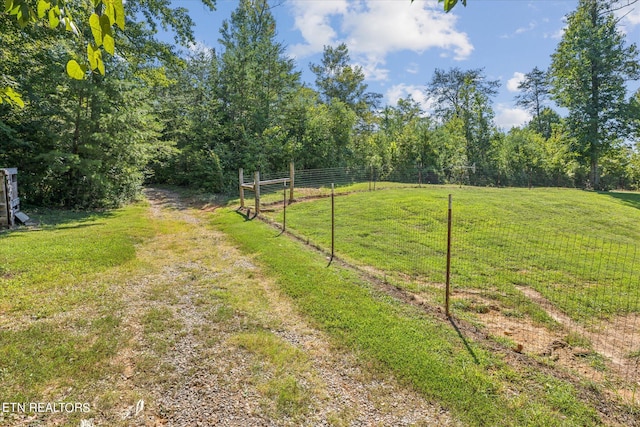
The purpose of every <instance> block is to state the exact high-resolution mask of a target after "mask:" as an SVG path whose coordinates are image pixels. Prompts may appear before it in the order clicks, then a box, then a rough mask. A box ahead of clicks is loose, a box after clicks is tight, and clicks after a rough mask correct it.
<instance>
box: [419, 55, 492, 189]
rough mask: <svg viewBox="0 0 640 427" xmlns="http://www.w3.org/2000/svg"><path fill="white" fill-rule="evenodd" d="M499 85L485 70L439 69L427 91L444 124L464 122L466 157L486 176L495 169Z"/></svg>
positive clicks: (437, 115)
mask: <svg viewBox="0 0 640 427" xmlns="http://www.w3.org/2000/svg"><path fill="white" fill-rule="evenodd" d="M499 85H500V83H499V81H498V80H489V79H488V78H487V77H486V76H485V74H484V70H483V69H481V68H478V69H472V70H465V71H463V70H461V69H459V68H457V67H455V68H451V69H449V70H448V71H445V70H442V69H439V68H437V69H436V70H435V72H434V74H433V77H432V78H431V81H430V82H429V83H428V84H427V89H426V94H427V96H429V97H430V98H431V99H432V100H433V101H435V105H436V107H435V109H434V113H435V115H436V117H438V118H439V120H440V121H441V122H443V123H444V122H447V121H450V120H454V119H456V120H460V121H461V123H462V126H463V129H464V135H465V139H466V150H467V156H466V158H467V160H468V161H469V162H470V163H471V164H473V163H475V164H476V165H477V167H478V168H479V169H480V170H483V171H484V174H485V175H486V174H487V173H489V171H490V170H491V169H492V165H491V164H490V157H489V153H490V149H491V137H492V135H493V134H494V133H495V125H494V124H493V118H494V115H495V114H494V111H493V107H492V105H491V103H492V101H491V98H492V97H493V96H494V95H496V93H497V89H498V87H499ZM472 181H473V180H472ZM478 183H479V182H478Z"/></svg>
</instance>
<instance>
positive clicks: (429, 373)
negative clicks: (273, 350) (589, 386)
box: [212, 209, 601, 426]
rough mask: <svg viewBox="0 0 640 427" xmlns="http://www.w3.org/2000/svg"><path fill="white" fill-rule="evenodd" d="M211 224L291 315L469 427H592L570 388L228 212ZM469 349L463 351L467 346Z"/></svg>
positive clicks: (590, 412)
mask: <svg viewBox="0 0 640 427" xmlns="http://www.w3.org/2000/svg"><path fill="white" fill-rule="evenodd" d="M212 224H213V225H214V226H215V227H216V228H218V229H220V230H221V231H223V232H225V233H227V234H228V235H229V236H230V237H231V238H232V239H233V240H234V241H235V242H237V243H238V244H239V246H240V247H241V249H242V250H243V251H245V252H247V253H250V254H252V255H253V256H255V257H256V260H257V261H258V262H260V263H261V264H263V267H264V268H265V271H266V272H268V273H269V274H272V275H273V276H274V277H275V278H276V279H277V283H278V284H279V286H281V288H282V290H283V291H284V292H285V293H286V294H288V295H289V296H290V297H292V298H293V300H294V301H295V303H296V305H297V306H298V308H299V309H300V311H301V312H302V313H303V314H305V315H306V316H308V317H309V318H310V319H312V321H313V322H315V324H316V325H317V327H319V328H320V329H323V330H325V331H327V332H328V333H329V334H330V335H331V336H332V337H334V339H336V340H337V342H338V343H339V344H340V345H344V346H346V347H348V348H351V349H353V350H354V351H356V353H358V354H361V355H362V356H363V357H364V358H366V359H367V360H368V361H370V362H372V366H374V367H375V369H380V370H383V371H384V370H390V371H391V372H393V373H394V374H395V375H397V376H398V377H399V378H400V379H402V380H404V381H408V382H410V383H411V384H412V385H413V386H414V387H415V388H416V389H417V390H419V391H420V392H421V393H423V394H424V395H425V396H426V397H427V398H429V399H433V400H435V401H437V402H439V403H440V404H442V405H443V406H444V407H445V408H447V409H449V410H450V411H451V412H452V413H453V414H454V415H455V416H456V417H457V418H459V419H460V420H462V421H463V422H465V424H468V425H536V426H545V425H598V424H600V423H601V421H600V419H599V418H598V415H597V413H596V411H595V410H594V409H593V408H592V407H591V405H589V404H588V403H587V402H584V401H582V400H580V399H579V398H578V397H577V396H578V391H577V390H576V389H575V387H573V386H572V385H571V384H569V383H566V382H564V381H561V380H558V379H556V378H553V377H549V376H547V375H544V374H540V373H537V372H533V371H530V370H528V369H527V368H523V369H519V370H515V369H513V368H511V367H510V366H508V365H507V364H506V363H505V362H504V361H503V360H502V359H501V358H500V356H498V355H494V354H491V353H490V352H489V351H487V350H486V349H484V348H483V347H482V346H481V345H478V344H476V343H473V342H469V341H467V342H463V340H462V339H461V337H460V336H459V335H458V334H457V332H456V331H455V330H454V329H453V328H452V327H451V326H450V325H448V324H446V323H444V322H442V321H441V320H438V319H435V318H433V317H430V316H429V315H427V314H425V313H423V312H420V311H419V310H418V309H416V308H413V307H409V306H406V305H404V304H401V303H399V302H397V301H395V300H393V299H392V298H390V297H388V296H386V295H385V294H382V293H380V292H378V291H375V290H374V289H373V288H372V287H370V286H369V285H368V284H367V283H366V282H365V281H364V280H362V279H361V278H360V277H358V275H357V274H356V273H354V272H352V271H350V270H347V269H344V268H341V267H338V266H330V267H328V266H327V260H326V259H325V258H324V257H323V256H322V255H320V254H318V253H317V252H314V251H312V250H310V249H308V248H306V247H305V246H304V245H303V244H302V243H300V242H296V241H293V240H291V239H289V238H287V237H286V236H280V237H277V234H278V233H277V231H275V230H274V229H273V228H270V227H269V226H267V225H266V224H264V223H261V222H260V221H246V220H245V218H244V217H243V216H242V215H240V214H238V213H237V212H235V211H233V210H231V209H220V210H218V211H217V212H216V213H215V214H214V216H213V218H212ZM467 346H468V347H467Z"/></svg>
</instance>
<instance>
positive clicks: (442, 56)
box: [172, 0, 640, 129]
mask: <svg viewBox="0 0 640 427" xmlns="http://www.w3.org/2000/svg"><path fill="white" fill-rule="evenodd" d="M172 3H173V4H174V5H175V6H181V7H186V8H187V9H189V11H190V15H191V16H192V18H193V19H194V21H195V23H196V28H195V35H196V39H197V46H196V47H195V48H197V47H198V46H207V47H213V48H216V49H218V50H219V44H218V38H219V29H220V25H221V23H222V21H223V20H225V19H229V17H230V16H231V12H232V11H233V10H234V9H235V8H236V7H237V1H235V0H233V1H232V0H218V3H217V10H216V11H215V12H210V11H208V10H206V9H205V8H204V7H203V6H202V4H201V3H200V2H199V1H198V0H173V2H172ZM467 3H468V5H467V7H466V8H465V7H462V6H461V5H459V6H457V7H456V8H455V9H454V11H452V12H450V13H448V14H445V13H444V12H443V11H442V6H441V5H440V4H438V3H437V2H436V1H435V0H433V1H424V0H423V1H420V0H416V1H414V2H413V3H411V2H410V0H357V1H356V0H324V1H321V0H271V1H270V4H271V5H272V13H273V15H274V17H275V19H276V23H277V31H278V40H279V41H280V42H282V43H283V44H284V45H285V46H286V48H287V53H288V54H289V55H290V56H292V57H293V58H294V59H295V60H296V63H297V67H298V69H299V70H300V71H301V72H302V78H303V80H304V81H306V82H308V83H309V84H310V85H313V81H314V78H315V76H314V75H313V74H312V73H311V72H310V71H309V63H310V62H313V63H319V62H320V59H321V56H322V50H323V46H324V45H332V46H336V45H337V44H339V43H341V42H345V43H346V44H347V46H348V47H349V51H350V54H351V59H352V62H353V63H354V64H356V65H360V66H361V67H362V68H363V70H364V72H365V75H366V83H367V84H368V85H369V90H370V91H373V92H378V93H381V94H383V95H384V102H385V103H387V104H391V105H394V104H395V102H396V101H397V99H398V98H399V97H405V96H407V95H408V94H411V95H412V96H413V98H414V99H416V100H418V101H420V102H421V103H422V104H423V105H424V108H425V109H426V110H428V109H429V100H428V99H426V98H425V96H424V87H425V84H426V83H427V82H428V81H429V80H430V79H431V76H432V75H433V71H434V70H435V69H436V68H442V69H445V70H446V69H449V68H451V67H460V68H461V69H471V68H484V69H485V74H486V75H487V77H489V78H490V79H494V80H499V81H500V82H501V87H500V91H499V94H498V95H497V96H496V98H495V99H494V110H495V112H496V123H497V124H498V125H499V126H500V127H502V128H504V129H509V128H510V127H511V126H516V125H521V124H523V123H524V122H526V121H528V120H529V118H530V117H529V115H528V114H527V113H526V112H525V111H523V110H521V109H519V108H517V107H516V106H515V103H514V96H515V95H516V94H517V89H516V88H517V83H518V81H519V79H520V78H521V77H522V75H523V74H524V73H527V72H529V71H531V70H532V69H533V67H535V66H537V67H538V68H540V69H546V68H547V67H548V66H549V63H550V60H551V54H552V53H553V52H554V50H555V48H556V46H557V44H558V42H559V40H560V37H561V35H562V31H563V28H564V26H565V25H566V23H565V16H566V15H567V14H568V13H570V12H571V11H573V10H574V9H575V8H576V6H577V4H578V1H577V0H530V1H526V0H468V2H467ZM632 8H635V9H632ZM632 8H629V9H627V10H626V11H625V13H628V14H627V15H626V16H625V17H624V18H623V19H622V21H621V30H622V31H623V32H625V34H626V36H627V42H628V43H631V42H635V43H638V42H640V3H638V4H636V5H634V6H632ZM639 86H640V84H639V83H638V82H632V83H630V85H629V89H630V90H635V89H637V88H638V87H639Z"/></svg>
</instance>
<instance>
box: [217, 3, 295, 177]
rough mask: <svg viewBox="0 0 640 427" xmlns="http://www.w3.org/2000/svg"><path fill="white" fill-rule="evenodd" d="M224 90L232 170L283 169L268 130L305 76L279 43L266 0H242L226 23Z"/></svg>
mask: <svg viewBox="0 0 640 427" xmlns="http://www.w3.org/2000/svg"><path fill="white" fill-rule="evenodd" d="M220 34H221V38H220V43H221V44H222V46H223V47H224V52H223V53H222V55H221V64H220V66H221V69H220V91H219V96H220V99H221V100H222V103H223V107H224V111H225V115H226V117H225V123H224V125H225V126H226V127H227V128H228V140H227V145H228V146H227V149H226V150H225V152H226V153H228V155H229V156H230V157H229V158H225V159H223V161H224V162H225V164H226V165H227V167H228V168H229V169H233V168H236V169H237V168H238V167H244V168H246V169H248V170H250V169H262V170H265V169H270V168H276V169H277V168H283V166H284V165H271V164H270V162H269V158H268V152H267V150H266V147H267V145H269V141H268V138H269V134H268V133H265V132H266V131H267V129H269V128H271V127H272V126H273V125H274V124H277V122H278V120H279V116H280V113H281V112H282V111H283V109H284V108H285V106H286V105H287V103H288V102H289V100H290V99H291V98H292V97H293V96H294V94H295V93H296V91H297V88H298V86H299V76H300V75H299V73H298V72H296V71H295V70H294V63H293V60H292V59H291V58H289V57H288V56H286V54H285V49H284V46H283V45H282V44H281V43H279V42H278V41H276V23H275V19H274V18H273V15H272V14H271V11H270V8H269V4H268V3H267V1H266V0H241V1H240V4H239V5H238V8H237V9H236V10H235V11H234V12H233V13H232V15H231V19H230V20H227V21H225V22H224V23H223V24H222V28H221V30H220Z"/></svg>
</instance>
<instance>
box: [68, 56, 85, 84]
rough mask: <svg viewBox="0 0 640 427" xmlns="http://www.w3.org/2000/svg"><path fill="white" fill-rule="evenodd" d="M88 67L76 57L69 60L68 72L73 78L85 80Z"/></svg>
mask: <svg viewBox="0 0 640 427" xmlns="http://www.w3.org/2000/svg"><path fill="white" fill-rule="evenodd" d="M86 71H87V68H86V67H84V66H82V65H80V64H78V61H76V60H75V59H72V60H70V61H69V62H67V74H68V75H69V77H71V78H72V79H76V80H83V79H84V76H85V74H86Z"/></svg>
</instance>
